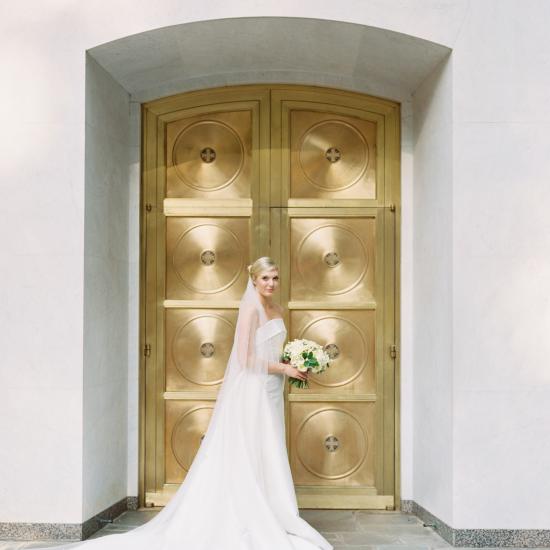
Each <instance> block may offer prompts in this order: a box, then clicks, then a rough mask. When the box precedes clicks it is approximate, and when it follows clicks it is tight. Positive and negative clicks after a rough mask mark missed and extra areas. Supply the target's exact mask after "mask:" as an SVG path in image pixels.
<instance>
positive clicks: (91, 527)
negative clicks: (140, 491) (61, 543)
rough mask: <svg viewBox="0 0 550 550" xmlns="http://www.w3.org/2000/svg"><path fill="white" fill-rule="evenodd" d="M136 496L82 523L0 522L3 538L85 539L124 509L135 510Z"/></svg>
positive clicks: (120, 501)
mask: <svg viewBox="0 0 550 550" xmlns="http://www.w3.org/2000/svg"><path fill="white" fill-rule="evenodd" d="M137 509H138V498H137V497H125V498H123V499H122V500H119V501H118V502H116V503H115V504H113V505H112V506H109V507H108V508H106V509H105V510H103V511H102V512H100V513H99V514H96V515H95V516H94V517H92V518H90V519H87V520H86V521H85V522H84V523H0V539H4V540H75V541H76V540H85V539H87V538H88V537H90V536H91V535H93V534H94V533H95V532H96V531H99V530H100V529H101V528H102V527H104V525H105V524H106V523H111V522H112V521H113V520H114V519H115V518H117V517H118V516H120V514H122V513H123V512H126V510H137Z"/></svg>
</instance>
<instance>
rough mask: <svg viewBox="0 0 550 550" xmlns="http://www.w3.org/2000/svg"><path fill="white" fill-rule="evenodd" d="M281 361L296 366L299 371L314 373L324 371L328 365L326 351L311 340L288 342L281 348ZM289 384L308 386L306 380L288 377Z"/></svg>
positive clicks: (300, 386)
mask: <svg viewBox="0 0 550 550" xmlns="http://www.w3.org/2000/svg"><path fill="white" fill-rule="evenodd" d="M281 360H282V362H283V363H287V364H289V365H291V366H292V367H296V368H297V369H298V370H299V371H301V372H306V371H307V370H310V371H311V372H313V373H314V374H319V373H321V372H323V371H325V370H326V369H327V368H328V367H329V366H330V365H329V361H330V357H329V355H328V353H327V352H326V351H325V350H324V349H323V348H322V347H321V346H320V345H319V344H318V343H317V342H313V341H312V340H306V339H302V340H299V339H296V340H292V342H288V343H287V345H286V346H285V347H284V349H283V356H282V359H281ZM289 384H292V385H293V386H296V387H297V388H308V387H309V386H308V383H307V380H299V379H298V378H289Z"/></svg>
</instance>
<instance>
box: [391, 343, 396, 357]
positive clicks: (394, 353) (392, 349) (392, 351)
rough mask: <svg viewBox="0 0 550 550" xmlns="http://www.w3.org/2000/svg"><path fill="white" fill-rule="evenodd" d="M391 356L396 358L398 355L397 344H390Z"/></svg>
mask: <svg viewBox="0 0 550 550" xmlns="http://www.w3.org/2000/svg"><path fill="white" fill-rule="evenodd" d="M390 357H391V358H392V359H395V358H396V357H397V346H396V345H395V344H392V345H391V346H390Z"/></svg>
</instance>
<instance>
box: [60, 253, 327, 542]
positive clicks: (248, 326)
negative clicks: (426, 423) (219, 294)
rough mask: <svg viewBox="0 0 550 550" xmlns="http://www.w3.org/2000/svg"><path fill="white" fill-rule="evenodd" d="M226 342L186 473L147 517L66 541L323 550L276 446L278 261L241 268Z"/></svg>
mask: <svg viewBox="0 0 550 550" xmlns="http://www.w3.org/2000/svg"><path fill="white" fill-rule="evenodd" d="M248 271H249V278H248V284H247V288H246V290H245V292H244V294H243V296H242V299H241V302H240V305H239V315H238V318H237V326H236V330H235V338H234V342H233V348H232V350H231V354H230V356H229V361H228V363H227V367H226V371H225V376H224V380H223V383H222V386H221V388H220V391H219V393H218V397H217V400H216V405H215V407H214V411H213V413H212V417H211V419H210V423H209V425H208V430H207V432H206V434H205V437H204V439H203V441H202V443H201V446H200V448H199V450H198V452H197V454H196V456H195V459H194V460H193V463H192V465H191V468H190V469H189V471H188V473H187V476H186V478H185V480H184V482H183V483H182V485H181V486H180V488H179V489H178V491H177V492H176V494H175V495H174V497H173V498H172V500H171V501H170V502H169V503H168V505H167V506H165V507H164V509H163V510H162V511H161V512H159V514H157V515H156V516H155V517H154V518H153V519H152V520H150V521H149V522H148V523H146V524H144V525H142V526H140V527H138V528H136V529H134V530H133V531H129V532H128V533H123V534H113V535H108V536H104V537H101V538H97V539H91V540H87V541H84V542H79V543H74V544H71V545H65V546H64V547H65V548H68V547H69V546H70V547H71V548H76V547H81V546H86V550H88V549H89V550H95V549H96V548H98V549H101V550H317V549H321V550H332V548H333V546H332V545H331V544H330V543H329V542H328V541H327V540H326V539H325V538H324V537H323V536H322V535H321V534H320V533H319V532H318V531H316V530H315V529H314V528H313V527H312V526H311V525H309V524H308V523H307V522H306V521H305V520H303V519H302V518H301V517H300V516H299V513H298V507H297V503H296V494H295V491H294V485H293V482H292V476H291V473H290V467H289V463H288V456H287V450H286V443H285V429H284V409H283V388H284V381H285V375H286V376H292V377H295V378H304V377H305V376H306V375H305V374H304V373H301V372H299V371H298V370H297V369H295V368H294V367H291V366H290V365H286V364H284V363H280V361H279V360H280V357H281V353H282V348H283V345H284V343H285V340H286V336H287V332H286V328H285V324H284V321H283V319H282V309H281V308H280V306H278V305H277V304H275V303H274V302H273V300H272V295H273V293H274V292H275V290H276V289H277V286H278V284H279V273H278V267H277V265H276V264H275V263H274V262H273V260H271V259H270V258H268V257H265V256H264V257H262V258H259V259H258V260H256V261H255V262H254V263H253V264H251V265H250V266H248Z"/></svg>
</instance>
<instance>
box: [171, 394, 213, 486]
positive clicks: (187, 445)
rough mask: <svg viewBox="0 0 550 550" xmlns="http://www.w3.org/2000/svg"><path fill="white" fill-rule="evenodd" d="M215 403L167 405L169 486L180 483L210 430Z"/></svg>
mask: <svg viewBox="0 0 550 550" xmlns="http://www.w3.org/2000/svg"><path fill="white" fill-rule="evenodd" d="M213 408H214V403H213V402H212V401H167V402H166V448H165V456H166V483H181V482H182V481H183V480H184V478H185V475H186V473H187V472H188V471H189V468H190V467H191V463H192V462H193V458H195V454H196V453H197V451H198V450H199V446H200V443H201V441H202V437H203V435H204V433H205V432H206V428H207V427H208V422H209V421H210V417H211V415H212V410H213Z"/></svg>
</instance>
